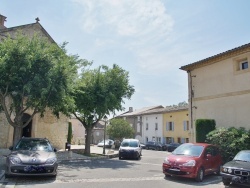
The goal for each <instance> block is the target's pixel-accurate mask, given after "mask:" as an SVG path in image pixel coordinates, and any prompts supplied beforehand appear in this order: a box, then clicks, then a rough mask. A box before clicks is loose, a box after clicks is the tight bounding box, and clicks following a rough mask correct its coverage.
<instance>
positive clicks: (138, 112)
mask: <svg viewBox="0 0 250 188" xmlns="http://www.w3.org/2000/svg"><path fill="white" fill-rule="evenodd" d="M162 108H164V107H163V106H162V105H159V106H150V107H144V108H141V109H139V110H135V111H133V112H127V113H123V114H121V115H119V116H117V117H127V116H136V115H139V114H141V113H143V112H146V111H148V110H153V109H162Z"/></svg>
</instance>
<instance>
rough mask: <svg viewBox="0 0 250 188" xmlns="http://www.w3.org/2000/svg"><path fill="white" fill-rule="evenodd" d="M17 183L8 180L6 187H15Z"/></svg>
mask: <svg viewBox="0 0 250 188" xmlns="http://www.w3.org/2000/svg"><path fill="white" fill-rule="evenodd" d="M15 185H16V183H15V182H8V183H7V184H6V185H5V188H14V187H15Z"/></svg>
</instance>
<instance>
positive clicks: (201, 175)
mask: <svg viewBox="0 0 250 188" xmlns="http://www.w3.org/2000/svg"><path fill="white" fill-rule="evenodd" d="M203 179H204V169H203V168H202V167H200V168H199V170H198V172H197V175H196V178H195V180H196V181H197V182H202V181H203Z"/></svg>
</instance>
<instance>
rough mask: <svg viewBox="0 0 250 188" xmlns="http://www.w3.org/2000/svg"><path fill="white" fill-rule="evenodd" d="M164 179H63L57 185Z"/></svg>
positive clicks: (156, 179) (161, 178)
mask: <svg viewBox="0 0 250 188" xmlns="http://www.w3.org/2000/svg"><path fill="white" fill-rule="evenodd" d="M163 180H165V179H164V178H163V177H141V178H105V179H103V178H100V179H68V180H65V179H62V180H56V181H55V183H82V182H84V183H104V182H121V181H122V182H127V181H130V182H131V181H163Z"/></svg>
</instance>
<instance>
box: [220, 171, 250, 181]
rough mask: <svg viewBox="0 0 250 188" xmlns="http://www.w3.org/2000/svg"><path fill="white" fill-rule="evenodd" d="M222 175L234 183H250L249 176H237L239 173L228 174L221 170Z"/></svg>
mask: <svg viewBox="0 0 250 188" xmlns="http://www.w3.org/2000/svg"><path fill="white" fill-rule="evenodd" d="M220 175H221V177H222V178H223V179H226V180H228V181H230V182H233V183H240V184H250V179H249V178H248V176H237V175H233V174H227V173H223V172H221V173H220Z"/></svg>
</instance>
